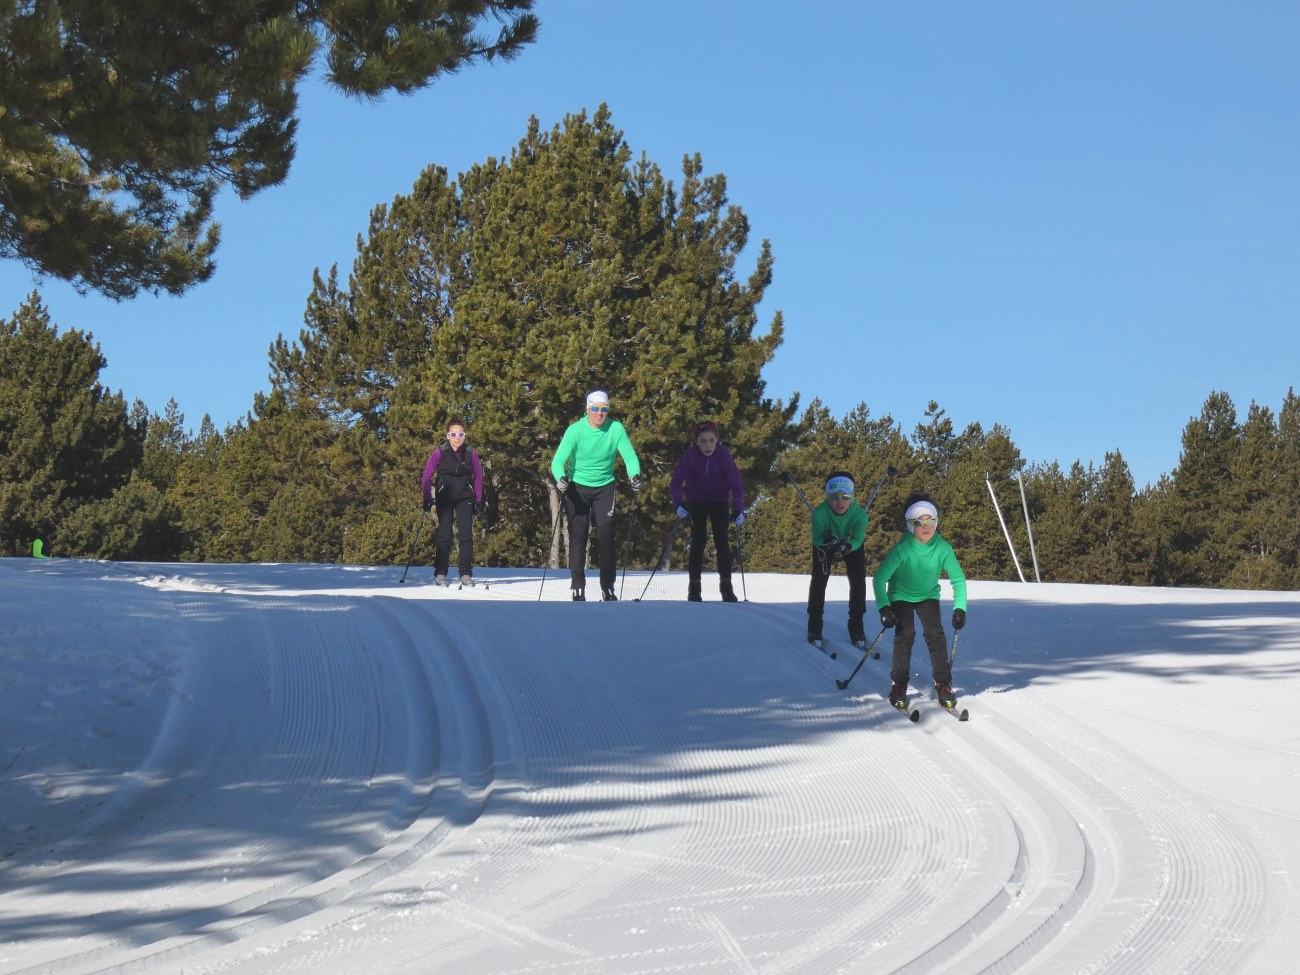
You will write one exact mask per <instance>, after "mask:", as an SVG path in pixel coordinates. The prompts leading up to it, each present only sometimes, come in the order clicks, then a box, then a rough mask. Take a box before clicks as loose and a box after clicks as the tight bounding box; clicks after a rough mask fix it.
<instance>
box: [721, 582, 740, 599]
mask: <svg viewBox="0 0 1300 975" xmlns="http://www.w3.org/2000/svg"><path fill="white" fill-rule="evenodd" d="M718 592H719V593H721V595H722V601H723V602H724V603H738V602H740V600H739V599H737V598H736V590H734V589H732V588H731V580H730V579H723V580H721V581H720V582H719V583H718Z"/></svg>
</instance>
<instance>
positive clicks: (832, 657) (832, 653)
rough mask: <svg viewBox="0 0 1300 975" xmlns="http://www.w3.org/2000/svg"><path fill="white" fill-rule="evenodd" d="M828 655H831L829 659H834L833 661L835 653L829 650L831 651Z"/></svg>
mask: <svg viewBox="0 0 1300 975" xmlns="http://www.w3.org/2000/svg"><path fill="white" fill-rule="evenodd" d="M830 655H831V659H832V660H834V659H835V651H834V650H831V651H830Z"/></svg>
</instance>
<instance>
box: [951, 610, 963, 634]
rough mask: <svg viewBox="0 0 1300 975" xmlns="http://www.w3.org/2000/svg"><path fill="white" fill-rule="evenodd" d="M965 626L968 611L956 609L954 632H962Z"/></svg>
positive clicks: (953, 612) (953, 620) (953, 619)
mask: <svg viewBox="0 0 1300 975" xmlns="http://www.w3.org/2000/svg"><path fill="white" fill-rule="evenodd" d="M965 625H966V610H964V609H954V610H953V611H952V628H953V629H954V630H960V629H961V628H962V627H963V626H965Z"/></svg>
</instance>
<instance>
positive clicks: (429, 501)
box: [423, 498, 433, 511]
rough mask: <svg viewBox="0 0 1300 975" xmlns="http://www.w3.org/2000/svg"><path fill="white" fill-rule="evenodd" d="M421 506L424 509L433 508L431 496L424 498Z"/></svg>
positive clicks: (430, 509) (429, 509)
mask: <svg viewBox="0 0 1300 975" xmlns="http://www.w3.org/2000/svg"><path fill="white" fill-rule="evenodd" d="M423 508H424V510H425V511H432V510H433V498H425V499H424V505H423Z"/></svg>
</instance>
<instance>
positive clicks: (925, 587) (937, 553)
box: [871, 498, 966, 708]
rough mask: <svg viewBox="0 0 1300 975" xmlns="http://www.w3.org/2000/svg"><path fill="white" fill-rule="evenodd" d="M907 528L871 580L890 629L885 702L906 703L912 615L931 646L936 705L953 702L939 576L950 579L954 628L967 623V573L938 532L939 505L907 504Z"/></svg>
mask: <svg viewBox="0 0 1300 975" xmlns="http://www.w3.org/2000/svg"><path fill="white" fill-rule="evenodd" d="M903 520H904V522H905V523H906V524H907V528H908V532H907V533H906V534H904V535H903V537H902V538H900V539H899V540H898V544H896V545H895V546H894V547H893V548H891V549H890V550H889V554H887V555H886V556H885V558H884V559H883V560H882V561H881V563H880V568H879V569H877V570H876V574H875V577H874V578H873V579H872V583H871V584H872V588H873V589H874V591H875V596H876V607H877V608H878V609H879V610H880V622H881V625H883V626H885V627H886V628H888V627H897V629H895V631H894V662H893V666H892V667H891V668H890V673H889V676H890V679H891V680H892V681H893V687H892V688H890V691H889V703H890V704H893V705H895V706H898V705H899V704H900V703H901V704H903V705H906V703H907V681H908V678H909V677H910V676H911V673H912V643H913V642H914V641H915V640H916V617H919V618H920V620H921V628H922V631H923V632H924V635H925V645H926V646H927V647H928V648H929V650H930V671H931V674H932V676H933V677H934V688H935V693H936V694H937V695H938V698H939V703H940V704H942V705H943V706H944V707H947V708H950V707H953V706H954V705H955V704H956V698H955V697H954V696H953V693H952V661H951V660H950V659H949V658H948V638H947V635H946V634H945V633H944V631H943V623H942V622H941V621H940V619H939V576H940V575H942V574H943V573H945V572H946V573H947V574H948V579H949V580H950V581H951V582H952V595H953V607H954V608H953V611H952V628H953V629H954V630H960V629H961V628H962V627H963V626H965V625H966V574H965V573H964V572H962V570H961V565H960V563H958V561H957V555H956V553H954V552H953V550H952V546H951V545H950V544H948V541H947V540H946V539H945V538H943V537H942V536H940V535H939V534H938V533H937V532H938V527H939V509H938V508H936V507H935V505H934V502H933V501H931V500H929V499H928V498H921V499H919V500H915V501H913V503H912V504H910V505H908V508H907V513H906V514H905V515H904V516H903Z"/></svg>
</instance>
